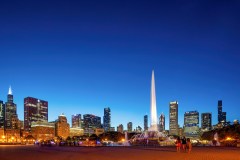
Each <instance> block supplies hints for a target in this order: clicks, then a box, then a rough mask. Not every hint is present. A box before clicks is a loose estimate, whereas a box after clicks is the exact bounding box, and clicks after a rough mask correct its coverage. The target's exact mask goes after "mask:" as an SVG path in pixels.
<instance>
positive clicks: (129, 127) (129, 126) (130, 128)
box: [127, 122, 133, 132]
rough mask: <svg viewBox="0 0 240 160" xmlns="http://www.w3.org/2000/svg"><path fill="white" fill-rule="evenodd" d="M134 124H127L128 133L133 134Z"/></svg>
mask: <svg viewBox="0 0 240 160" xmlns="http://www.w3.org/2000/svg"><path fill="white" fill-rule="evenodd" d="M132 130H133V129H132V122H128V124H127V131H128V132H132Z"/></svg>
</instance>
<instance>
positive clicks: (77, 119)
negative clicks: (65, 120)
mask: <svg viewBox="0 0 240 160" xmlns="http://www.w3.org/2000/svg"><path fill="white" fill-rule="evenodd" d="M82 125H83V121H82V115H81V114H75V115H72V128H82V127H83V126H82Z"/></svg>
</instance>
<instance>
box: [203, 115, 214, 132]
mask: <svg viewBox="0 0 240 160" xmlns="http://www.w3.org/2000/svg"><path fill="white" fill-rule="evenodd" d="M201 118H202V121H201V128H202V130H203V131H210V130H211V129H212V113H202V116H201Z"/></svg>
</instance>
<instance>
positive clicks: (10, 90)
mask: <svg viewBox="0 0 240 160" xmlns="http://www.w3.org/2000/svg"><path fill="white" fill-rule="evenodd" d="M8 94H9V95H12V88H11V86H10V87H9V89H8Z"/></svg>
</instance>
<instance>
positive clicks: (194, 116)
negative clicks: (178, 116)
mask: <svg viewBox="0 0 240 160" xmlns="http://www.w3.org/2000/svg"><path fill="white" fill-rule="evenodd" d="M184 135H185V136H186V137H192V138H197V137H198V136H199V113H198V112H197V111H190V112H185V113H184Z"/></svg>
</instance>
